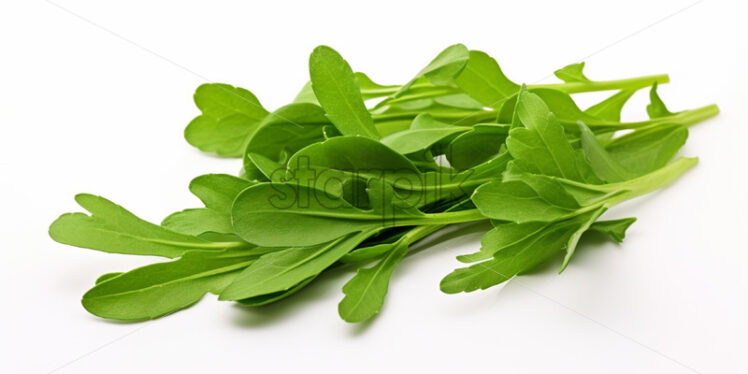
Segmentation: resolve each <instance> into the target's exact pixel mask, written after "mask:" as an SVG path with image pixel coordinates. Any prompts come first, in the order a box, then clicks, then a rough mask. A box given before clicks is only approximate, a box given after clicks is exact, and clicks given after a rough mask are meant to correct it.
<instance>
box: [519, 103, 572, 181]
mask: <svg viewBox="0 0 748 374" xmlns="http://www.w3.org/2000/svg"><path fill="white" fill-rule="evenodd" d="M517 117H518V118H519V121H520V122H521V123H522V124H523V125H524V126H525V127H517V128H513V129H512V130H511V131H509V137H508V138H507V139H506V146H507V149H508V150H509V153H511V154H512V157H514V159H515V160H516V162H519V163H521V164H522V166H523V168H525V169H527V170H529V171H531V172H534V173H539V174H545V175H552V176H557V177H562V178H566V179H571V180H577V181H581V180H582V176H581V175H580V174H579V170H577V165H576V157H575V155H574V150H573V149H572V148H571V145H570V144H569V142H568V140H567V139H566V136H565V134H564V129H563V127H562V126H561V124H560V123H559V122H558V120H556V117H555V116H554V115H553V113H551V112H550V110H549V109H548V106H546V105H545V103H544V102H543V100H542V99H541V98H540V97H539V96H537V95H535V94H534V93H531V92H527V91H522V92H520V95H519V99H518V100H517Z"/></svg>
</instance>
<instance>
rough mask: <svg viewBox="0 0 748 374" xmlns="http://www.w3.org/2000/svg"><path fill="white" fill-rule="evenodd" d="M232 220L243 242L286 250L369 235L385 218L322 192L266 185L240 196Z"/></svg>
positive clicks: (251, 188) (293, 186)
mask: <svg viewBox="0 0 748 374" xmlns="http://www.w3.org/2000/svg"><path fill="white" fill-rule="evenodd" d="M232 220H233V223H234V230H235V231H236V233H237V235H239V237H241V238H242V239H244V240H246V241H248V242H250V243H254V244H256V245H260V246H274V247H286V246H310V245H316V244H320V243H326V242H329V241H331V240H335V239H337V238H340V237H342V236H345V235H348V234H351V233H354V232H359V231H369V230H371V229H373V228H375V227H378V226H380V224H381V221H383V220H384V218H383V217H382V216H381V215H379V214H378V213H375V212H373V211H367V210H363V209H358V208H356V207H354V206H353V205H351V204H350V203H348V202H346V201H345V200H343V199H342V198H340V197H333V196H330V195H328V194H327V193H325V192H324V191H321V190H318V189H313V188H308V187H303V186H297V185H291V184H277V183H266V184H258V185H256V186H253V187H250V188H248V189H246V190H245V191H244V192H242V193H241V194H239V196H238V197H237V198H236V201H235V203H234V210H233V213H232Z"/></svg>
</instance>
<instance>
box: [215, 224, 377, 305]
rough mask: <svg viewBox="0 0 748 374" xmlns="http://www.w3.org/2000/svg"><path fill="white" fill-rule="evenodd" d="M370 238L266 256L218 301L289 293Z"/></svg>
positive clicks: (351, 237) (360, 235) (354, 237)
mask: <svg viewBox="0 0 748 374" xmlns="http://www.w3.org/2000/svg"><path fill="white" fill-rule="evenodd" d="M371 234H372V232H371V231H368V232H361V233H357V234H352V235H348V236H344V237H340V238H338V239H335V240H333V241H331V242H328V243H324V244H320V245H316V246H310V247H302V248H288V249H284V250H281V251H277V252H273V253H268V254H266V255H264V256H262V257H260V259H258V260H257V262H255V263H254V264H252V265H251V266H249V267H248V268H247V269H246V270H244V271H243V272H242V273H241V275H239V277H237V278H236V279H235V280H234V281H233V282H232V283H231V284H230V285H229V286H228V287H227V288H226V289H225V290H224V291H223V292H221V294H220V296H219V299H220V300H241V299H247V298H251V297H255V296H260V295H266V294H271V293H275V292H280V291H286V290H289V289H291V288H292V287H294V286H296V285H297V284H299V283H300V282H303V281H304V280H305V279H308V278H309V277H313V276H316V275H317V274H319V273H320V272H322V271H323V270H324V269H326V268H327V267H329V266H330V265H332V264H334V263H335V262H336V261H338V260H339V259H340V258H341V257H343V255H345V254H346V253H348V252H350V251H351V250H352V249H353V248H355V247H356V246H357V245H358V244H359V243H361V242H362V241H363V240H364V239H366V238H367V237H368V236H370V235H371Z"/></svg>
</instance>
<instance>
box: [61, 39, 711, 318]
mask: <svg viewBox="0 0 748 374" xmlns="http://www.w3.org/2000/svg"><path fill="white" fill-rule="evenodd" d="M583 67H584V65H583V63H579V64H572V65H569V66H566V67H564V68H562V69H559V70H558V71H556V72H555V75H556V76H557V77H558V78H560V79H561V80H562V83H555V84H543V85H520V84H517V83H515V82H513V81H511V80H509V79H508V78H507V77H506V76H505V75H504V74H503V73H502V71H501V69H500V68H499V65H498V64H497V63H496V61H495V60H494V59H493V58H491V57H490V56H489V55H487V54H486V53H484V52H481V51H475V50H468V49H467V48H466V47H465V46H463V45H461V44H457V45H453V46H450V47H448V48H447V49H445V50H444V51H442V52H441V53H440V54H439V55H438V56H436V57H435V58H434V59H433V61H431V62H430V63H429V64H428V65H426V67H424V68H423V69H422V70H421V71H419V72H418V73H417V74H416V75H415V76H414V77H413V79H411V80H410V81H408V82H407V83H405V84H403V85H381V84H378V83H375V82H374V81H373V80H371V79H370V78H369V77H368V76H367V75H365V74H363V73H360V72H359V73H354V72H353V70H352V69H351V67H350V66H349V65H348V63H347V62H346V61H345V60H344V59H343V58H342V57H341V56H340V55H339V54H338V53H337V52H336V51H335V50H333V49H331V48H329V47H325V46H320V47H318V48H316V49H315V50H314V51H313V52H312V54H311V57H310V59H309V73H310V78H311V79H310V82H309V83H308V84H307V85H306V86H304V88H303V89H302V91H301V92H300V93H299V95H298V96H297V97H296V99H295V100H294V101H293V102H292V103H290V104H288V105H286V106H284V107H281V108H278V109H277V110H275V111H273V112H269V111H268V110H266V109H265V108H263V107H262V105H261V104H260V102H259V101H258V100H257V98H256V97H255V96H254V95H253V94H252V93H251V92H249V91H247V90H245V89H243V88H238V87H233V86H230V85H226V84H215V83H213V84H205V85H202V86H200V87H198V89H197V91H196V92H195V103H196V104H197V107H198V108H199V109H200V111H201V112H202V113H201V114H200V115H199V116H198V117H196V118H195V119H194V120H193V121H192V122H190V123H189V125H188V126H187V128H186V129H185V138H186V139H187V141H188V142H189V143H190V144H192V145H193V146H195V147H197V148H199V149H200V150H202V151H205V152H212V153H216V154H218V155H221V156H226V157H237V158H240V159H241V160H242V165H243V167H242V170H241V173H240V174H239V175H238V176H231V175H225V174H208V175H201V176H199V177H197V178H195V179H194V180H193V181H192V182H191V183H190V186H189V189H190V191H191V192H192V193H193V194H195V196H197V197H198V198H199V199H200V200H201V201H202V202H203V204H204V206H203V207H199V208H192V209H186V210H183V211H179V212H176V213H173V214H171V215H169V216H168V217H166V218H165V219H164V220H163V222H161V224H160V225H157V224H152V223H148V222H145V221H143V220H141V219H139V218H138V217H136V216H135V215H133V214H132V213H130V212H128V211H127V210H125V209H124V208H122V207H120V206H119V205H116V204H114V203H112V202H110V201H109V200H106V199H104V198H102V197H98V196H94V195H89V194H80V195H78V196H76V201H77V202H78V203H79V204H80V205H81V207H82V208H84V209H85V210H87V211H88V212H89V214H85V213H68V214H64V215H62V216H61V217H60V218H58V219H57V220H56V221H55V222H54V223H52V225H51V227H50V230H49V233H50V235H51V236H52V238H53V239H54V240H56V241H58V242H60V243H64V244H69V245H73V246H77V247H84V248H90V249H96V250H100V251H105V252H111V253H124V254H135V255H149V256H162V257H167V258H170V259H174V260H173V261H169V262H159V263H155V264H152V265H148V266H144V267H141V268H137V269H134V270H131V271H128V272H124V273H109V274H105V275H103V276H101V277H100V278H99V279H98V280H97V281H96V285H95V286H94V287H93V288H92V289H91V290H89V291H88V292H87V293H86V294H85V295H84V296H83V306H84V307H85V308H86V309H87V310H88V311H89V312H91V313H93V314H95V315H97V316H101V317H104V318H109V319H117V320H145V319H152V318H157V317H160V316H163V315H166V314H168V313H172V312H174V311H176V310H179V309H182V308H185V307H188V306H190V305H192V304H194V303H196V302H197V301H199V300H200V299H201V298H202V297H203V296H204V295H205V294H206V293H209V292H210V293H214V294H217V295H218V297H219V299H220V300H231V301H236V302H239V303H241V304H243V305H246V306H251V307H256V306H261V305H265V304H269V303H273V302H277V301H279V300H281V299H284V298H286V297H289V296H291V295H293V294H294V293H296V292H297V291H299V290H301V289H303V288H304V287H305V286H307V285H308V284H310V283H311V282H312V281H314V280H315V278H317V277H318V276H319V275H320V274H322V273H323V272H325V271H328V269H331V268H333V267H338V266H345V267H346V268H348V269H351V270H352V271H355V274H354V275H353V276H352V278H351V279H350V281H348V282H347V283H346V284H345V286H344V287H343V294H344V297H343V299H342V301H341V302H340V304H339V308H338V311H339V313H340V316H341V317H342V318H343V319H344V320H345V321H348V322H361V321H365V320H368V319H370V318H372V317H373V316H375V315H376V314H377V313H379V311H380V309H381V307H382V304H383V302H384V299H385V295H386V293H387V289H388V286H389V280H390V277H391V275H392V274H393V272H394V271H395V270H396V268H397V266H398V264H399V263H400V262H401V261H402V259H403V258H404V257H405V256H406V255H407V254H408V250H409V248H410V247H411V246H412V245H413V244H414V243H415V242H417V241H419V240H421V239H423V238H424V237H426V236H428V235H430V234H432V233H434V232H436V231H438V230H440V229H442V228H444V227H445V226H447V225H451V224H459V223H464V222H472V221H482V220H490V222H491V224H492V226H493V228H492V229H491V230H490V231H488V232H486V233H485V235H484V236H483V239H482V241H481V247H480V249H479V250H478V251H477V252H475V253H470V254H465V255H462V256H459V257H458V260H459V262H461V263H464V264H465V265H464V267H460V268H458V269H456V270H454V271H452V272H451V273H449V274H448V275H446V276H445V277H444V279H443V280H442V281H441V284H440V287H441V289H442V291H444V292H445V293H450V294H451V293H459V292H471V291H475V290H477V289H486V288H489V287H491V286H494V285H497V284H499V283H502V282H505V281H507V280H508V279H510V278H512V277H514V276H517V275H519V274H522V273H524V272H527V271H529V270H531V269H533V268H534V267H536V266H537V265H538V264H540V263H542V262H545V261H547V260H549V259H551V258H554V257H563V265H562V268H561V270H563V269H564V268H565V267H566V266H567V264H568V263H569V261H570V260H571V259H572V257H573V255H574V250H575V248H576V247H577V244H578V243H579V241H580V239H582V238H583V235H584V233H586V232H589V231H596V232H599V233H602V234H604V235H607V236H608V237H610V239H611V240H614V241H617V242H620V241H622V240H623V238H624V235H625V232H626V229H627V228H628V227H629V225H631V224H632V223H633V222H634V221H635V219H634V218H626V219H618V220H600V217H601V216H602V215H603V213H604V212H606V211H607V210H608V209H610V208H611V207H613V206H614V205H616V204H618V203H621V202H623V201H626V200H629V199H631V198H634V197H637V196H640V195H642V194H646V193H649V192H651V191H653V190H655V189H658V188H661V187H663V186H665V185H667V184H669V183H671V182H672V181H673V180H675V179H676V178H677V177H678V176H680V175H681V174H682V173H683V172H685V171H686V170H688V169H689V168H691V167H692V166H694V165H695V164H696V162H697V159H695V158H685V157H681V158H677V159H675V160H673V158H674V157H675V155H676V153H677V152H678V150H679V149H680V148H681V146H683V144H684V143H685V141H686V138H687V136H688V127H689V126H690V125H693V124H695V123H697V122H699V121H702V120H704V119H706V118H709V117H711V116H714V115H715V114H717V112H718V109H717V107H716V106H714V105H710V106H705V107H702V108H698V109H693V110H685V111H681V112H671V111H669V110H668V109H667V108H666V107H665V105H664V104H663V102H662V100H661V99H660V98H659V96H658V94H657V85H658V84H662V83H667V82H668V77H667V76H666V75H654V76H646V77H637V78H630V79H620V80H610V81H596V80H591V79H589V78H587V77H586V76H585V75H584V73H583ZM648 87H651V89H650V104H649V105H648V106H647V113H648V114H649V118H648V119H644V120H640V121H635V122H624V121H621V110H622V108H623V106H624V104H625V103H626V102H627V100H628V99H629V98H630V97H631V96H632V95H633V94H634V93H635V92H636V91H638V90H641V89H644V88H648ZM592 91H612V94H611V95H610V96H609V97H608V98H606V99H605V100H603V101H601V102H600V103H597V104H595V105H593V106H591V107H589V108H587V109H586V110H582V109H580V108H579V107H578V106H577V105H576V103H575V101H574V100H573V99H572V97H571V95H572V94H575V93H580V92H592ZM367 102H368V103H367ZM367 104H368V105H367Z"/></svg>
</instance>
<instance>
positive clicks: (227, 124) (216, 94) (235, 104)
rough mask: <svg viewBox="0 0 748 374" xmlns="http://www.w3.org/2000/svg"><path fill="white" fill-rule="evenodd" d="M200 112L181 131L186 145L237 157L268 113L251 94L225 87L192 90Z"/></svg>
mask: <svg viewBox="0 0 748 374" xmlns="http://www.w3.org/2000/svg"><path fill="white" fill-rule="evenodd" d="M195 104H197V107H198V108H200V110H201V111H202V113H203V114H202V115H200V116H198V117H196V118H195V119H193V120H192V122H190V123H189V125H187V128H185V129H184V137H185V139H187V142H188V143H190V144H192V145H193V146H195V147H197V148H198V149H200V150H201V151H204V152H213V153H216V154H218V155H221V156H227V157H240V156H241V155H242V153H243V151H244V147H245V145H246V142H247V138H248V137H249V135H250V134H252V132H253V131H254V129H255V128H256V127H257V125H258V124H259V123H260V121H262V120H263V119H264V118H265V116H266V115H267V114H268V112H267V110H265V108H263V107H262V105H261V104H260V102H259V101H258V100H257V98H256V97H255V95H253V94H252V93H251V92H249V91H247V90H245V89H243V88H239V87H233V86H230V85H228V84H221V83H211V84H204V85H202V86H200V87H198V88H197V90H196V91H195Z"/></svg>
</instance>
